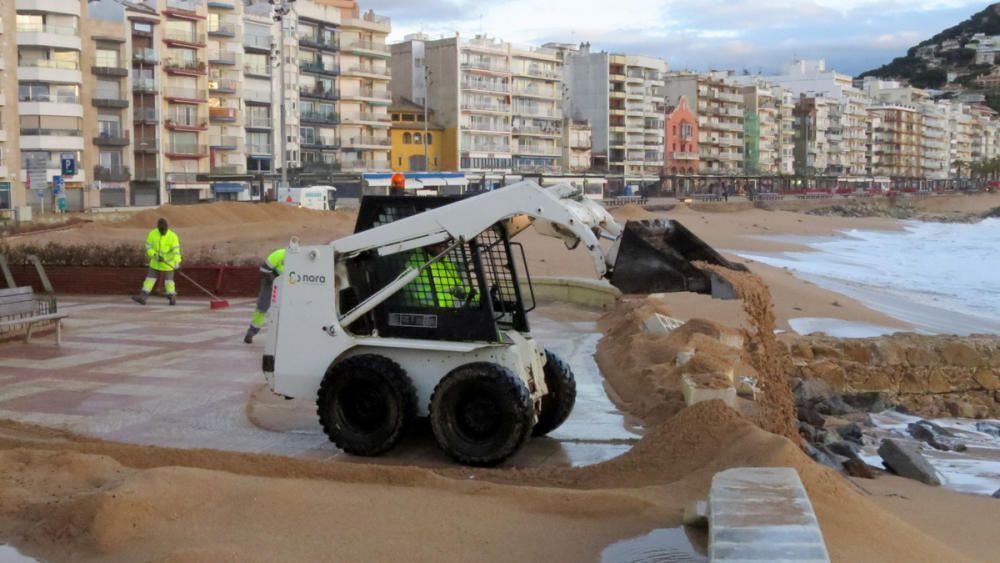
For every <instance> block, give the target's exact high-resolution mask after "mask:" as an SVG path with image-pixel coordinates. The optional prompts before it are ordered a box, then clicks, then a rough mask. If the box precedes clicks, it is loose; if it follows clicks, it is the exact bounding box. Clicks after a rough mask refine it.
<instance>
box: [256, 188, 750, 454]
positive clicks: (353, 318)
mask: <svg viewBox="0 0 1000 563" xmlns="http://www.w3.org/2000/svg"><path fill="white" fill-rule="evenodd" d="M531 226H534V228H535V229H536V230H537V231H538V232H540V233H541V234H544V235H550V236H555V237H559V238H561V239H562V240H563V241H564V242H565V243H566V245H567V247H569V248H574V247H576V246H577V245H580V244H582V245H583V246H584V248H585V249H586V250H587V251H588V253H589V256H590V259H591V260H592V262H593V265H594V269H595V271H596V272H597V274H598V275H601V276H605V277H608V278H609V280H610V281H611V283H613V284H614V285H616V286H618V287H620V288H622V290H623V291H625V292H630V293H644V292H661V291H695V292H701V293H709V292H711V293H713V295H716V296H719V297H729V296H731V294H732V288H731V287H728V286H727V284H726V282H725V280H723V279H721V278H719V277H717V276H713V275H710V274H708V273H706V272H703V271H702V270H699V269H698V268H696V267H695V266H694V265H692V263H691V262H692V261H693V260H704V261H707V262H710V263H715V264H721V265H723V266H727V267H730V268H742V266H738V265H735V264H731V263H729V262H728V261H726V260H725V259H724V258H722V257H721V256H719V255H718V254H717V253H715V252H714V251H713V250H712V249H711V248H709V247H708V246H707V245H706V244H705V243H703V242H701V241H700V240H699V239H697V238H696V237H695V236H694V235H692V234H691V233H690V232H689V231H687V230H686V229H684V228H683V227H682V226H681V225H679V224H676V223H674V222H670V221H664V222H642V223H635V222H629V223H627V224H626V225H625V226H624V228H623V227H622V226H621V225H619V224H618V223H616V222H615V220H614V218H613V217H612V216H611V215H610V214H609V213H608V212H607V211H606V210H605V209H604V208H603V207H601V206H600V205H599V204H597V203H595V202H594V201H593V200H590V199H587V198H584V197H583V195H582V193H581V192H580V191H579V190H577V189H576V188H574V187H573V186H572V185H569V184H564V185H559V186H553V187H550V188H545V189H543V188H541V187H539V186H538V185H537V184H535V183H533V182H521V183H518V184H514V185H511V186H507V187H504V188H502V189H499V190H496V191H493V192H489V193H486V194H482V195H477V196H474V197H469V198H464V199H457V200H456V199H452V198H442V197H405V196H398V197H395V196H387V197H376V198H365V199H364V200H363V201H362V207H361V209H360V211H359V214H358V222H357V225H356V228H355V233H354V234H352V235H350V236H347V237H344V238H341V239H338V240H336V241H333V242H331V243H330V244H327V245H320V246H299V245H298V244H296V243H295V242H294V241H293V243H292V244H291V246H290V247H289V248H288V251H287V254H286V257H285V275H283V276H281V277H280V278H279V281H278V283H277V285H276V286H275V290H274V293H273V294H272V303H273V305H272V309H271V316H270V319H269V330H268V333H267V339H266V344H265V353H264V358H263V371H264V373H265V377H266V378H267V380H268V382H269V384H270V386H271V389H272V390H273V391H274V392H275V393H277V394H279V395H282V396H285V397H305V398H315V400H316V405H317V411H318V415H319V421H320V424H321V425H322V427H323V430H324V431H325V432H326V434H327V435H328V436H329V438H330V440H331V441H333V442H334V443H335V444H336V445H337V446H338V447H339V448H341V449H342V450H344V451H346V452H348V453H351V454H355V455H362V456H374V455H379V454H381V453H383V452H386V451H387V450H389V449H391V448H392V447H393V446H394V445H395V444H396V443H397V442H398V440H399V439H400V437H401V436H402V435H403V433H404V432H405V431H406V430H407V429H408V428H409V427H410V426H411V425H412V424H413V422H414V419H415V418H417V417H429V419H430V423H431V428H432V431H433V434H434V437H435V439H436V441H437V443H438V444H439V445H440V447H441V448H442V449H443V450H444V451H445V452H446V453H447V454H448V455H450V456H451V457H452V458H454V459H455V460H457V461H459V462H461V463H464V464H469V465H494V464H497V463H500V462H502V461H503V460H505V459H507V458H508V457H510V456H511V455H513V454H514V453H516V452H517V451H518V449H519V448H520V447H521V446H522V445H523V444H524V442H525V440H527V438H528V437H529V436H530V435H535V436H540V435H544V434H546V433H548V432H551V431H552V430H554V429H555V428H557V427H558V426H559V425H560V424H562V423H563V421H565V420H566V418H567V417H568V416H569V414H570V412H571V411H572V409H573V404H574V401H575V398H576V384H575V381H574V378H573V373H572V371H571V370H570V368H569V366H568V365H567V364H566V362H564V361H563V360H562V359H561V358H559V357H558V356H557V355H556V354H554V353H552V352H550V351H547V350H545V348H544V347H543V346H542V345H541V344H539V343H538V342H536V341H535V340H534V339H533V338H532V337H531V334H530V330H529V324H528V313H529V312H530V311H531V310H532V308H533V307H534V293H533V290H532V285H531V279H530V276H529V273H528V271H527V266H526V261H525V258H524V252H523V249H522V248H521V246H520V245H519V244H517V243H515V242H513V241H512V238H513V237H514V236H515V235H517V234H518V233H519V232H521V231H523V230H524V229H526V228H528V227H531ZM599 237H601V238H605V239H608V241H609V242H607V243H605V246H607V247H609V248H608V250H605V247H604V246H602V245H601V243H600V241H599Z"/></svg>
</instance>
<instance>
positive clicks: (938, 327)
mask: <svg viewBox="0 0 1000 563" xmlns="http://www.w3.org/2000/svg"><path fill="white" fill-rule="evenodd" d="M767 238H771V239H777V240H785V241H789V242H796V243H798V244H804V245H806V246H808V247H809V248H810V249H811V250H810V251H805V252H780V253H753V252H736V253H737V254H739V255H740V256H743V257H744V258H749V259H752V260H756V261H758V262H763V263H765V264H769V265H771V266H776V267H780V268H788V269H790V270H791V271H792V272H794V273H795V274H796V276H798V277H800V278H802V279H806V280H808V281H811V282H813V283H815V284H817V285H819V286H821V287H826V288H828V289H830V290H833V291H836V292H838V293H842V294H845V295H848V296H850V297H853V298H855V299H857V300H858V301H861V302H862V303H864V304H865V305H867V306H868V307H870V308H872V309H875V310H878V311H881V312H883V313H886V314H888V315H889V316H891V317H895V318H897V319H900V320H902V321H904V322H907V323H909V324H911V325H913V327H914V329H916V331H918V332H925V333H928V334H957V335H967V334H974V333H987V334H1000V219H985V220H983V221H980V222H978V223H933V222H920V221H909V222H905V223H904V229H903V230H901V231H865V230H847V231H843V232H842V233H841V234H840V235H839V236H834V237H767ZM751 268H752V265H751ZM821 321H822V319H805V320H800V321H799V322H798V324H799V325H800V326H802V327H803V328H807V327H820V328H819V329H820V330H822V324H823V323H822V322H821ZM792 324H793V328H795V329H796V331H797V332H803V331H802V330H800V329H799V327H796V326H795V323H792ZM855 328H856V329H859V330H855V331H854V332H864V333H866V334H843V335H842V336H874V335H876V334H878V333H885V332H893V331H894V330H898V329H885V330H879V327H869V328H868V330H864V327H855ZM848 332H851V331H848ZM867 333H872V334H867Z"/></svg>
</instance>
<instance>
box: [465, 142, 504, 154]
mask: <svg viewBox="0 0 1000 563" xmlns="http://www.w3.org/2000/svg"><path fill="white" fill-rule="evenodd" d="M462 148H463V149H465V150H468V151H479V152H507V153H509V152H510V145H505V144H501V143H469V144H468V145H462Z"/></svg>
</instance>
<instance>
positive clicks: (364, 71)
mask: <svg viewBox="0 0 1000 563" xmlns="http://www.w3.org/2000/svg"><path fill="white" fill-rule="evenodd" d="M343 72H344V74H346V75H350V76H365V77H373V78H385V79H386V80H388V79H389V78H390V77H391V76H392V73H391V72H390V71H389V69H388V68H385V69H381V70H379V69H377V68H375V67H373V66H372V65H353V66H349V67H347V68H346V69H345V70H344V71H343Z"/></svg>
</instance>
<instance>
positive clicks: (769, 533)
mask: <svg viewBox="0 0 1000 563" xmlns="http://www.w3.org/2000/svg"><path fill="white" fill-rule="evenodd" d="M708 505H709V506H708V520H709V540H708V559H709V561H713V562H734V561H769V562H784V561H789V562H790V561H796V562H824V563H825V562H829V561H830V555H829V553H828V552H827V550H826V543H825V542H824V540H823V533H822V532H821V531H820V528H819V522H818V521H817V520H816V514H815V513H814V512H813V509H812V503H811V502H810V501H809V495H808V494H807V493H806V490H805V488H804V487H803V486H802V481H801V480H800V479H799V476H798V474H797V473H796V472H795V470H794V469H792V468H790V467H745V468H737V469H728V470H726V471H722V472H719V473H717V474H716V475H715V477H713V478H712V487H711V489H710V491H709V497H708Z"/></svg>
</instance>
